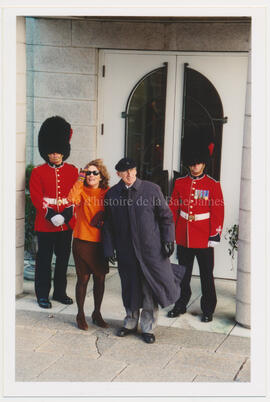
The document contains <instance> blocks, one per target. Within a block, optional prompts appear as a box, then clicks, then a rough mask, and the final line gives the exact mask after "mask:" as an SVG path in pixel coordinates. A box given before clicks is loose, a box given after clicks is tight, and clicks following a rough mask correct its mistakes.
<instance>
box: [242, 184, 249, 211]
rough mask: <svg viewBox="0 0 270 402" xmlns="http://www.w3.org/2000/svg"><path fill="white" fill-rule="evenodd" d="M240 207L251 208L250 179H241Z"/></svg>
mask: <svg viewBox="0 0 270 402" xmlns="http://www.w3.org/2000/svg"><path fill="white" fill-rule="evenodd" d="M240 209H243V210H245V211H250V210H251V180H247V179H241V188H240Z"/></svg>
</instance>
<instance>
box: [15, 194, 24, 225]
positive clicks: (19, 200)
mask: <svg viewBox="0 0 270 402" xmlns="http://www.w3.org/2000/svg"><path fill="white" fill-rule="evenodd" d="M24 216H25V194H24V191H23V190H20V191H16V219H21V218H24Z"/></svg>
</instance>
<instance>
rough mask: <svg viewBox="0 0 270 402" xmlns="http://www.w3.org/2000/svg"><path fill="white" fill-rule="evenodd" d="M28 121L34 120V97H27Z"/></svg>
mask: <svg viewBox="0 0 270 402" xmlns="http://www.w3.org/2000/svg"><path fill="white" fill-rule="evenodd" d="M26 121H27V123H30V122H33V121H34V98H33V97H31V96H27V97H26Z"/></svg>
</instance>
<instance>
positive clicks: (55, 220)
mask: <svg viewBox="0 0 270 402" xmlns="http://www.w3.org/2000/svg"><path fill="white" fill-rule="evenodd" d="M51 222H52V224H53V225H54V226H61V225H63V223H64V222H65V218H64V217H63V215H60V214H57V215H54V216H53V217H52V219H51Z"/></svg>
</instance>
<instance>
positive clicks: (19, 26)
mask: <svg viewBox="0 0 270 402" xmlns="http://www.w3.org/2000/svg"><path fill="white" fill-rule="evenodd" d="M25 41H26V37H25V17H17V19H16V42H19V43H25Z"/></svg>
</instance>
